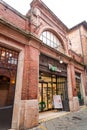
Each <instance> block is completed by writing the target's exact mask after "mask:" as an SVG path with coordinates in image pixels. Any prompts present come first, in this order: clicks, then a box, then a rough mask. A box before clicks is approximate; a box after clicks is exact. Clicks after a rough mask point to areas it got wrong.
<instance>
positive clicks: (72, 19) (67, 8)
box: [3, 0, 87, 28]
mask: <svg viewBox="0 0 87 130" xmlns="http://www.w3.org/2000/svg"><path fill="white" fill-rule="evenodd" d="M3 1H5V2H6V3H8V4H9V5H11V6H12V7H13V8H15V9H16V10H18V11H19V12H20V13H22V14H24V15H25V14H26V13H27V12H28V10H29V9H30V3H31V1H32V0H3ZM42 1H43V2H44V3H45V4H46V5H47V7H48V8H50V9H51V10H52V11H53V13H55V15H56V16H57V17H58V18H59V19H60V20H61V21H62V22H63V23H64V24H65V25H66V26H67V27H68V28H71V27H73V26H75V25H76V24H79V23H80V22H82V21H84V20H85V21H87V4H86V3H87V0H42Z"/></svg>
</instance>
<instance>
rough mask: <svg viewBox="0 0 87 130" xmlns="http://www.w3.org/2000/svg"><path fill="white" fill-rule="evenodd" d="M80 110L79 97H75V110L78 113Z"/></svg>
mask: <svg viewBox="0 0 87 130" xmlns="http://www.w3.org/2000/svg"><path fill="white" fill-rule="evenodd" d="M79 109H80V106H79V100H78V97H73V110H74V111H78V110H79Z"/></svg>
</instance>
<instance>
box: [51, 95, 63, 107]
mask: <svg viewBox="0 0 87 130" xmlns="http://www.w3.org/2000/svg"><path fill="white" fill-rule="evenodd" d="M53 103H54V108H63V105H62V100H61V95H53Z"/></svg>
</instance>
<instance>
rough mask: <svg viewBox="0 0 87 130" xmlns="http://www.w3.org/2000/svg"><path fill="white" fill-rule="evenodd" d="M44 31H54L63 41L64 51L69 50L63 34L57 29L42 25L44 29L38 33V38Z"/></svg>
mask: <svg viewBox="0 0 87 130" xmlns="http://www.w3.org/2000/svg"><path fill="white" fill-rule="evenodd" d="M44 31H50V32H52V33H53V34H54V35H55V36H56V37H57V38H58V39H59V40H60V42H61V44H62V46H63V48H64V51H65V52H67V45H66V44H65V41H64V39H63V37H62V36H61V34H60V33H59V32H58V31H57V30H54V29H53V28H51V27H49V26H45V27H42V29H41V30H40V31H39V33H38V38H40V36H41V34H42V33H43V32H44Z"/></svg>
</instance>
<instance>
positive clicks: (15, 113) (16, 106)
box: [11, 51, 24, 129]
mask: <svg viewBox="0 0 87 130" xmlns="http://www.w3.org/2000/svg"><path fill="white" fill-rule="evenodd" d="M23 66H24V51H21V52H20V53H19V58H18V68H17V78H16V88H15V99H14V108H13V117H12V126H11V128H12V129H18V128H19V118H20V108H21V91H22V80H23Z"/></svg>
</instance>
